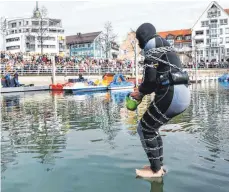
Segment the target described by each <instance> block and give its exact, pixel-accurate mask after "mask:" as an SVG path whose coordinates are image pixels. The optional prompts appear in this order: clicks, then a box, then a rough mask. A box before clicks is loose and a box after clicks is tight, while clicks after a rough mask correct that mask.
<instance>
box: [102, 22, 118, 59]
mask: <svg viewBox="0 0 229 192" xmlns="http://www.w3.org/2000/svg"><path fill="white" fill-rule="evenodd" d="M116 37H117V35H116V34H114V33H113V27H112V24H111V22H110V21H108V22H106V23H105V25H104V32H102V34H101V35H100V37H99V44H100V46H101V47H102V49H103V51H104V53H105V54H106V58H107V59H108V53H109V52H110V50H111V44H112V42H114V41H115V39H116Z"/></svg>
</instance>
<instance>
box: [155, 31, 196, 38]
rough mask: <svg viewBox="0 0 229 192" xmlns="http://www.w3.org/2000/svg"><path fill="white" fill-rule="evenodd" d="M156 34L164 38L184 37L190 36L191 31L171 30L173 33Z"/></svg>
mask: <svg viewBox="0 0 229 192" xmlns="http://www.w3.org/2000/svg"><path fill="white" fill-rule="evenodd" d="M158 34H159V35H160V36H161V37H163V38H166V37H167V36H168V35H174V36H176V37H177V36H180V35H181V36H185V35H191V34H192V31H191V29H180V30H173V31H163V32H158Z"/></svg>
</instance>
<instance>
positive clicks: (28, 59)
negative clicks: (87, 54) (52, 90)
mask: <svg viewBox="0 0 229 192" xmlns="http://www.w3.org/2000/svg"><path fill="white" fill-rule="evenodd" d="M52 59H55V66H56V72H57V73H58V72H59V73H65V72H69V73H70V72H88V70H89V68H90V70H91V71H95V72H97V71H99V70H102V71H105V70H109V71H110V72H112V71H113V72H115V71H122V70H125V71H128V70H131V66H132V65H133V61H128V60H125V61H121V60H118V59H93V58H82V57H74V56H73V57H61V56H54V57H52V56H51V55H48V54H44V55H41V54H23V53H14V54H12V53H10V52H4V51H2V52H1V71H2V72H3V71H8V72H9V71H14V70H17V71H18V72H19V73H20V72H24V73H49V72H51V71H52Z"/></svg>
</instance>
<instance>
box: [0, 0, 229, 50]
mask: <svg viewBox="0 0 229 192" xmlns="http://www.w3.org/2000/svg"><path fill="white" fill-rule="evenodd" d="M210 2H211V1H209V0H198V1H185V0H183V1H172V0H167V1H164V0H161V1H153V0H151V1H149V0H131V1H130V0H109V1H108V0H106V1H104V0H89V1H39V2H38V4H39V7H42V6H45V7H46V8H47V9H48V16H49V17H51V18H59V19H62V24H63V27H64V29H65V35H75V34H77V33H79V32H81V33H86V32H95V31H102V30H103V28H104V24H105V22H107V21H110V22H111V23H112V26H113V29H114V33H115V34H117V35H118V39H117V41H118V42H119V43H120V42H121V41H122V40H123V39H124V38H125V37H126V35H127V33H128V32H130V30H131V29H133V30H136V29H137V27H138V26H139V25H141V24H142V23H144V22H150V23H152V24H153V25H154V26H155V27H156V29H157V31H167V30H176V29H186V28H192V26H193V25H194V23H195V22H196V21H197V19H198V18H199V17H200V15H201V14H202V13H203V12H204V10H205V9H206V8H207V6H208V5H209V4H210ZM217 2H218V3H219V4H220V5H221V6H222V7H223V8H229V1H228V0H219V1H217ZM35 5H36V2H35V1H9V0H7V1H3V0H0V17H7V18H15V17H30V16H31V15H32V11H33V9H34V7H35ZM0 45H2V39H1V40H0ZM0 47H1V46H0Z"/></svg>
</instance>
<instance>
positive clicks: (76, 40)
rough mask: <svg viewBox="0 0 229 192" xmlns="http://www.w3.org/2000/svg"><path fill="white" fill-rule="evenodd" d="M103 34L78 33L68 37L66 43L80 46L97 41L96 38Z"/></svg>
mask: <svg viewBox="0 0 229 192" xmlns="http://www.w3.org/2000/svg"><path fill="white" fill-rule="evenodd" d="M100 33H101V31H99V32H92V33H84V34H82V33H78V34H77V35H71V36H66V43H67V45H69V44H80V43H91V42H93V41H94V40H95V38H96V37H98V35H99V34H100Z"/></svg>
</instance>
